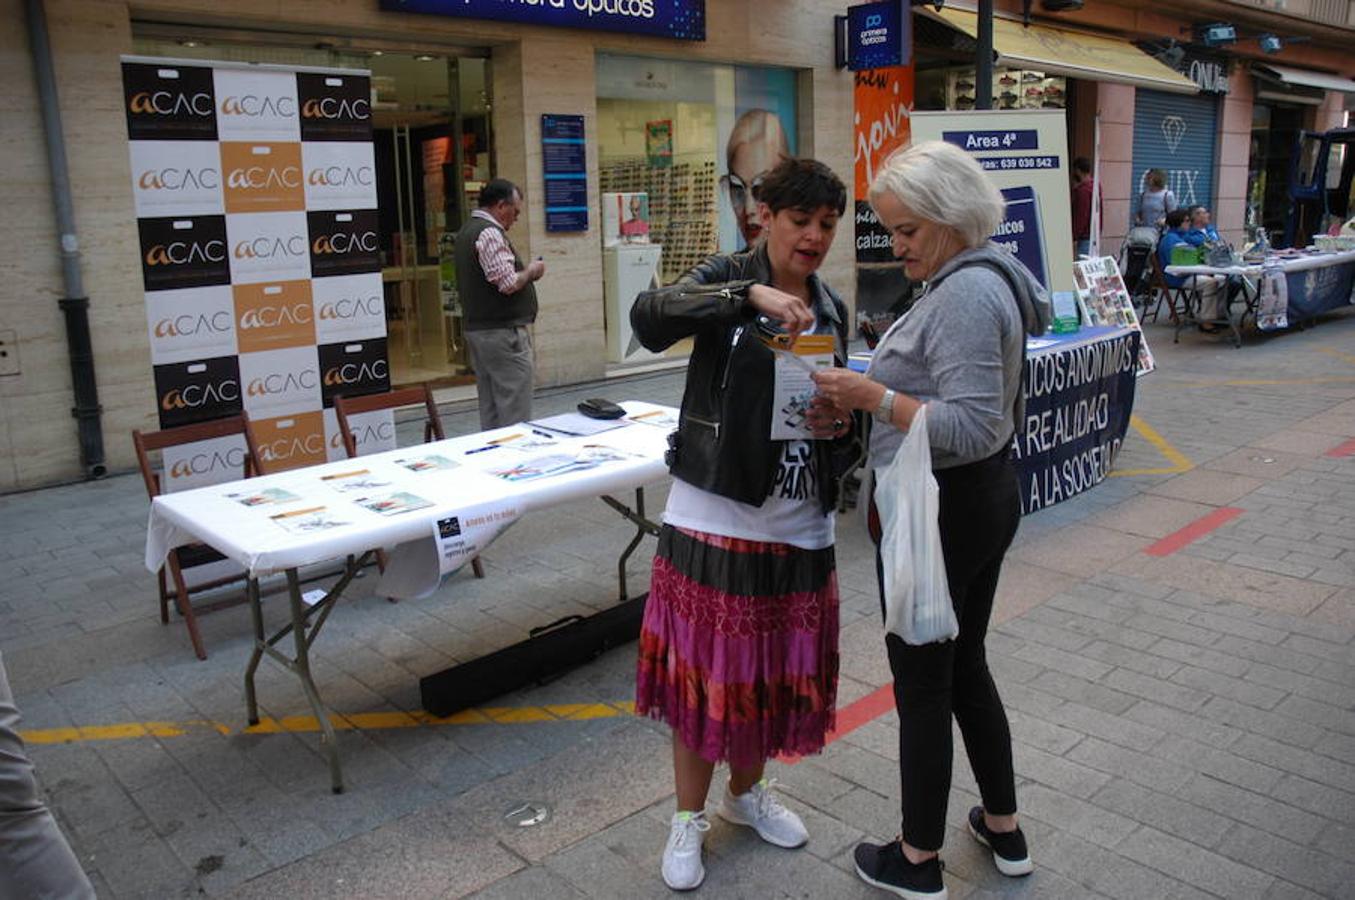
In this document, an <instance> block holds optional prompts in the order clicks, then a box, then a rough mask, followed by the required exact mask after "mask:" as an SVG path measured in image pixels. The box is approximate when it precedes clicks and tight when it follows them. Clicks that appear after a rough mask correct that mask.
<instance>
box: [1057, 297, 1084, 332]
mask: <svg viewBox="0 0 1355 900" xmlns="http://www.w3.org/2000/svg"><path fill="white" fill-rule="evenodd" d="M1051 296H1052V305H1053V307H1054V319H1053V323H1052V324H1053V332H1054V333H1055V334H1074V333H1075V332H1076V331H1077V329H1078V303H1077V294H1076V293H1075V292H1074V291H1054V293H1053V294H1052V295H1051Z"/></svg>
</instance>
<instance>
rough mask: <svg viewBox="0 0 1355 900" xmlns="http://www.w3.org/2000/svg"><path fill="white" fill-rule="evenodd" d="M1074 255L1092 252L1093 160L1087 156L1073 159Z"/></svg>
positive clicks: (1097, 200) (1098, 199) (1099, 198)
mask: <svg viewBox="0 0 1355 900" xmlns="http://www.w3.org/2000/svg"><path fill="white" fill-rule="evenodd" d="M1100 193H1101V192H1100V190H1099V189H1098V190H1097V198H1096V202H1097V205H1098V206H1099V205H1100V202H1101V197H1100ZM1071 200H1072V207H1073V256H1074V257H1082V256H1088V255H1090V253H1091V244H1092V241H1091V236H1092V161H1091V160H1089V159H1087V157H1085V156H1079V157H1078V158H1077V159H1075V160H1073V192H1072V197H1071Z"/></svg>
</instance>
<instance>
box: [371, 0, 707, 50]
mask: <svg viewBox="0 0 1355 900" xmlns="http://www.w3.org/2000/svg"><path fill="white" fill-rule="evenodd" d="M381 8H382V9H386V10H392V11H395V12H414V13H434V14H436V15H442V16H458V17H461V18H465V19H494V20H497V21H500V22H520V23H522V24H524V25H545V26H549V27H554V28H589V29H593V30H596V31H621V32H625V33H627V34H646V35H651V36H654V37H666V38H676V39H678V40H683V41H704V40H705V39H706V0H537V2H526V0H519V2H511V0H508V2H506V0H381Z"/></svg>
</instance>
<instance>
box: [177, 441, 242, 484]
mask: <svg viewBox="0 0 1355 900" xmlns="http://www.w3.org/2000/svg"><path fill="white" fill-rule="evenodd" d="M244 465H245V451H244V450H243V449H242V448H240V447H235V448H232V449H230V450H227V451H226V452H225V453H195V454H193V455H192V456H190V457H188V459H180V460H176V461H175V463H174V465H172V466H170V468H169V477H170V478H190V477H192V476H194V475H209V474H211V473H212V472H221V471H225V470H228V469H231V470H234V471H236V472H239V471H242V470H243V469H244Z"/></svg>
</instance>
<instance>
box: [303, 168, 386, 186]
mask: <svg viewBox="0 0 1355 900" xmlns="http://www.w3.org/2000/svg"><path fill="white" fill-rule="evenodd" d="M306 181H307V183H308V184H310V185H312V186H318V187H346V186H348V185H354V184H356V185H361V186H363V187H370V186H371V184H372V170H371V168H370V167H369V166H362V167H360V168H357V169H352V168H348V167H347V166H324V167H322V168H317V169H311V170H310V172H309V173H308V174H307V175H306Z"/></svg>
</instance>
